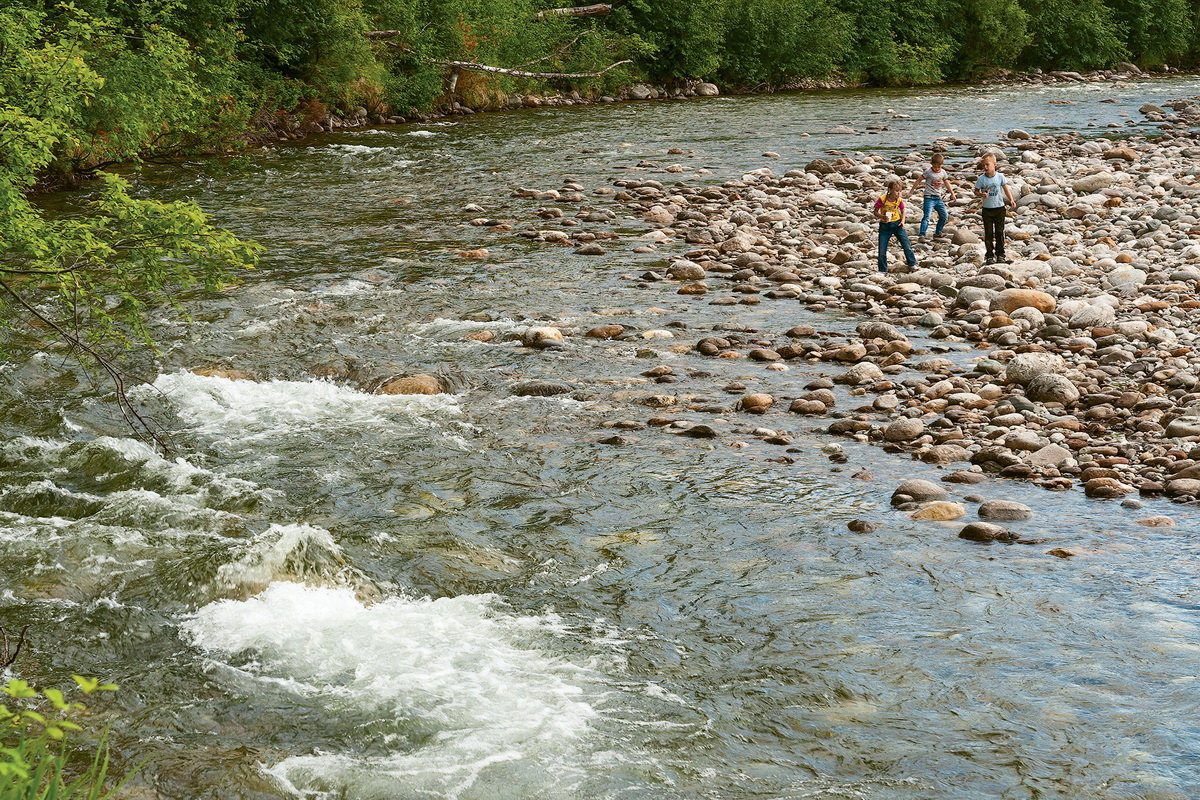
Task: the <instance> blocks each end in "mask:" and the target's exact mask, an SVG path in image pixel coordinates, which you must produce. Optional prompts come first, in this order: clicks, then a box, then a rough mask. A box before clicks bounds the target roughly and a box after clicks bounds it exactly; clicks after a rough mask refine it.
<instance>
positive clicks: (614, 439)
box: [597, 435, 637, 446]
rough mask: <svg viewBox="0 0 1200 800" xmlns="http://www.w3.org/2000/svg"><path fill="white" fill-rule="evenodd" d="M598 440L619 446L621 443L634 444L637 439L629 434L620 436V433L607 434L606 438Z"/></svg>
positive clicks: (601, 442)
mask: <svg viewBox="0 0 1200 800" xmlns="http://www.w3.org/2000/svg"><path fill="white" fill-rule="evenodd" d="M597 441H598V442H599V443H600V444H611V445H618V446H619V445H626V444H633V443H634V442H636V441H637V439H632V438H630V437H627V436H619V435H618V436H606V437H605V438H603V439H598V440H597Z"/></svg>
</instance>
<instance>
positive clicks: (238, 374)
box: [191, 366, 254, 381]
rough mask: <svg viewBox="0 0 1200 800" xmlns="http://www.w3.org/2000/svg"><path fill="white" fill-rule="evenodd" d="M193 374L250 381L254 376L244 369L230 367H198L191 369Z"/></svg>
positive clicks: (203, 376)
mask: <svg viewBox="0 0 1200 800" xmlns="http://www.w3.org/2000/svg"><path fill="white" fill-rule="evenodd" d="M191 372H192V374H193V375H199V376H200V377H202V378H224V379H225V380H228V381H252V380H254V376H253V375H251V374H250V373H249V372H247V371H246V370H244V369H233V368H231V367H217V366H212V367H198V368H196V369H194V370H192V371H191Z"/></svg>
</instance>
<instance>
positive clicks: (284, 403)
mask: <svg viewBox="0 0 1200 800" xmlns="http://www.w3.org/2000/svg"><path fill="white" fill-rule="evenodd" d="M154 388H155V389H158V390H159V391H161V392H162V393H163V394H164V395H165V396H166V397H167V398H168V400H169V402H170V403H171V406H172V407H173V408H174V409H175V412H176V414H178V415H179V418H180V419H181V420H183V422H185V423H186V424H187V425H189V426H190V427H192V428H193V429H194V430H195V431H197V432H198V433H201V434H207V435H212V436H222V435H237V436H240V437H243V438H244V437H247V436H254V435H268V434H273V433H278V432H281V431H297V430H301V431H302V430H312V429H320V430H328V429H331V428H362V427H371V428H381V427H387V428H390V427H394V426H396V425H397V424H398V423H405V424H408V425H410V426H414V425H415V426H422V427H429V426H432V425H434V424H435V420H436V419H437V418H439V417H454V416H458V415H459V414H460V409H459V406H458V400H457V398H455V396H454V395H448V394H439V395H373V394H364V393H363V392H359V391H356V390H354V389H351V388H349V387H346V386H339V385H338V384H335V383H330V382H328V381H321V380H311V381H247V380H230V379H228V378H219V377H205V376H201V375H195V374H193V373H190V372H175V373H171V374H168V375H160V376H159V377H158V379H157V380H156V381H155V382H154Z"/></svg>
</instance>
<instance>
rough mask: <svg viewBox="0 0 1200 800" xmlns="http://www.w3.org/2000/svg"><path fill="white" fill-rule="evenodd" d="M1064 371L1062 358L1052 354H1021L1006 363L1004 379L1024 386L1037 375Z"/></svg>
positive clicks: (1065, 366)
mask: <svg viewBox="0 0 1200 800" xmlns="http://www.w3.org/2000/svg"><path fill="white" fill-rule="evenodd" d="M1066 369H1067V364H1066V362H1065V361H1063V359H1062V356H1059V355H1055V354H1054V353H1021V354H1020V355H1018V356H1016V357H1015V358H1013V360H1012V361H1009V362H1008V365H1007V366H1006V367H1005V369H1004V377H1005V379H1006V380H1007V381H1008V382H1009V383H1019V384H1021V385H1022V386H1026V385H1028V384H1029V382H1030V381H1032V380H1033V379H1034V378H1036V377H1038V376H1039V375H1050V374H1058V373H1062V372H1065V371H1066Z"/></svg>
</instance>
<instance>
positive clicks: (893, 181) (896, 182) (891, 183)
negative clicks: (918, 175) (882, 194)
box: [883, 178, 904, 192]
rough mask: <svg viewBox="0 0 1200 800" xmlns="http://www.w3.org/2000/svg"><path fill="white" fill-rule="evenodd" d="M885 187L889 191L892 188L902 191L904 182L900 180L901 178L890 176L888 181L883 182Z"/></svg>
mask: <svg viewBox="0 0 1200 800" xmlns="http://www.w3.org/2000/svg"><path fill="white" fill-rule="evenodd" d="M883 188H885V189H887V190H888V191H889V192H890V191H891V190H892V189H895V190H896V191H900V190H901V189H903V188H904V184H903V183H901V182H900V179H899V178H888V179H887V180H886V181H884V182H883Z"/></svg>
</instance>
